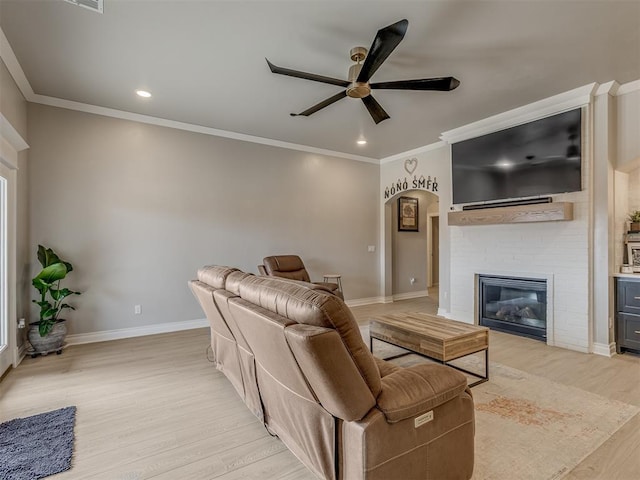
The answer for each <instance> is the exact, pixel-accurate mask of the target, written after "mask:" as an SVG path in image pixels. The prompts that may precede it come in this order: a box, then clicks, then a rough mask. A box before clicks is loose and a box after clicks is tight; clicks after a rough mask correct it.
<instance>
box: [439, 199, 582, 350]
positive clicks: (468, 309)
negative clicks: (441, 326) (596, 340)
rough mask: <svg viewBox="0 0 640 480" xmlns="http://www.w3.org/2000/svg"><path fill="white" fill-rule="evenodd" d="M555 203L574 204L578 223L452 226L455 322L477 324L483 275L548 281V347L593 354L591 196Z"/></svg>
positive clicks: (453, 310)
mask: <svg viewBox="0 0 640 480" xmlns="http://www.w3.org/2000/svg"><path fill="white" fill-rule="evenodd" d="M554 201H555V202H561V201H568V202H573V208H574V220H572V221H567V222H543V223H524V224H509V225H486V226H464V227H453V226H452V227H450V248H451V317H452V318H455V319H458V320H462V321H465V322H468V323H477V317H476V291H477V284H476V275H478V274H487V273H488V274H504V275H513V276H521V277H537V278H548V279H549V280H550V281H548V300H549V301H550V303H552V306H551V307H550V308H551V311H550V312H549V313H550V317H551V318H548V319H547V321H548V332H547V336H548V338H549V343H550V344H553V345H558V346H562V347H566V348H571V349H575V350H581V351H588V348H589V280H588V273H589V237H588V203H587V202H588V193H587V191H586V190H585V191H582V192H575V193H570V194H564V195H557V196H554ZM549 328H551V330H549Z"/></svg>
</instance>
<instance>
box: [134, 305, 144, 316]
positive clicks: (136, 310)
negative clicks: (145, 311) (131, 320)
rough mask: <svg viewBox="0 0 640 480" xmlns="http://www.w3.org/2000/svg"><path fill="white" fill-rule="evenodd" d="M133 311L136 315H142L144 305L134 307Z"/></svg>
mask: <svg viewBox="0 0 640 480" xmlns="http://www.w3.org/2000/svg"><path fill="white" fill-rule="evenodd" d="M133 313H135V314H136V315H140V314H141V313H142V307H141V306H140V305H136V306H135V307H133Z"/></svg>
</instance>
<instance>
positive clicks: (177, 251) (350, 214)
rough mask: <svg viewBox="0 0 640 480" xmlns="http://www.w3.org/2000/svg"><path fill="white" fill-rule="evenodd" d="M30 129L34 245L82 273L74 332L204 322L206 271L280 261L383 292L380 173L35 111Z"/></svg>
mask: <svg viewBox="0 0 640 480" xmlns="http://www.w3.org/2000/svg"><path fill="white" fill-rule="evenodd" d="M29 132H30V143H31V152H30V159H29V161H30V169H29V174H30V187H31V210H30V211H31V249H32V251H33V250H34V248H35V246H36V245H37V244H38V243H43V244H46V245H48V246H50V247H52V248H54V250H57V251H59V253H60V254H61V255H62V256H64V257H67V259H68V260H69V261H71V263H73V265H74V266H75V268H76V271H74V272H73V273H72V274H71V275H70V276H69V277H68V286H69V287H70V288H74V287H75V288H77V289H78V290H81V291H83V292H84V293H83V295H82V296H81V297H77V298H74V299H73V302H74V304H75V305H76V306H77V307H78V310H77V311H76V312H71V315H69V317H70V318H71V319H72V320H73V321H72V322H71V325H70V328H71V333H73V334H78V333H88V332H99V331H106V330H113V329H122V328H129V327H141V326H146V325H151V324H159V323H166V322H177V321H183V320H193V319H200V318H203V317H204V314H203V313H202V311H201V310H200V308H199V307H198V305H197V302H196V301H195V300H194V298H193V297H192V295H191V293H190V291H189V290H188V288H187V281H188V280H189V279H191V278H194V276H195V274H196V270H197V269H198V268H199V267H201V266H203V265H206V264H222V265H231V266H236V267H239V268H241V269H242V270H245V271H250V272H255V271H256V265H257V264H258V263H261V262H262V258H263V257H264V256H267V255H271V254H280V253H296V254H299V255H300V256H301V257H302V258H303V260H304V261H305V264H306V265H307V267H308V268H309V270H310V274H311V277H312V280H316V279H318V280H321V278H320V277H321V276H322V274H323V273H341V274H342V275H343V286H344V290H345V296H346V298H347V299H355V298H363V297H372V296H374V295H375V294H376V293H377V285H378V283H377V278H378V266H377V261H376V257H375V254H371V253H368V252H367V245H376V239H377V232H378V230H377V225H378V224H377V212H378V210H377V202H376V199H377V190H378V182H379V167H378V166H377V165H374V164H368V163H363V162H355V161H351V160H345V159H339V158H332V157H326V156H321V155H315V154H309V153H303V152H296V151H291V150H285V149H280V148H276V147H268V146H263V145H257V144H251V143H246V142H241V141H237V140H231V139H226V138H219V137H213V136H207V135H202V134H196V133H191V132H185V131H180V130H173V129H169V128H164V127H158V126H152V125H146V124H140V123H136V122H130V121H125V120H119V119H113V118H107V117H102V116H97V115H93V114H87V113H80V112H75V111H70V110H64V109H59V108H55V107H48V106H43V105H36V104H30V106H29ZM138 304H139V305H141V306H142V314H141V315H134V305H138Z"/></svg>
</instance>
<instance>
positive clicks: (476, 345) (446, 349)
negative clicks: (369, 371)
mask: <svg viewBox="0 0 640 480" xmlns="http://www.w3.org/2000/svg"><path fill="white" fill-rule="evenodd" d="M369 338H370V340H369V342H370V343H369V348H370V349H371V352H372V353H373V339H374V338H375V339H376V340H379V341H381V342H385V343H389V344H391V345H395V346H397V347H401V348H404V349H406V350H409V351H410V352H411V353H416V354H418V355H422V356H424V357H427V358H430V359H432V360H436V361H438V362H440V363H443V364H445V365H448V366H449V367H453V368H455V369H457V370H460V371H462V372H465V373H468V374H470V375H473V376H475V377H478V378H479V380H478V381H477V382H474V383H472V384H470V385H469V386H470V387H473V386H475V385H478V384H480V383H483V382H486V381H487V380H489V329H488V328H486V327H479V326H477V325H470V324H468V323H463V322H458V321H455V320H449V319H446V318H441V317H436V316H433V315H428V314H426V313H391V314H387V315H379V316H376V317H373V318H371V319H370V322H369ZM482 351H484V375H482V374H478V373H475V372H471V371H469V370H465V369H464V368H460V367H458V366H456V365H451V364H450V363H449V362H450V361H451V360H455V359H456V358H460V357H466V356H467V355H471V354H472V353H477V352H482ZM401 355H409V353H404V354H401ZM401 355H395V356H393V357H389V358H387V359H385V360H389V359H390V358H396V357H399V356H401Z"/></svg>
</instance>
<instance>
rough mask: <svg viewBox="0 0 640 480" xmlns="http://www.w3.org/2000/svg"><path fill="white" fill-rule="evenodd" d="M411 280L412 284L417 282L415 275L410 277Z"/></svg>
mask: <svg viewBox="0 0 640 480" xmlns="http://www.w3.org/2000/svg"><path fill="white" fill-rule="evenodd" d="M409 282H411V285H413V284H414V283H416V279H415V278H413V277H411V278H410V279H409Z"/></svg>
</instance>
